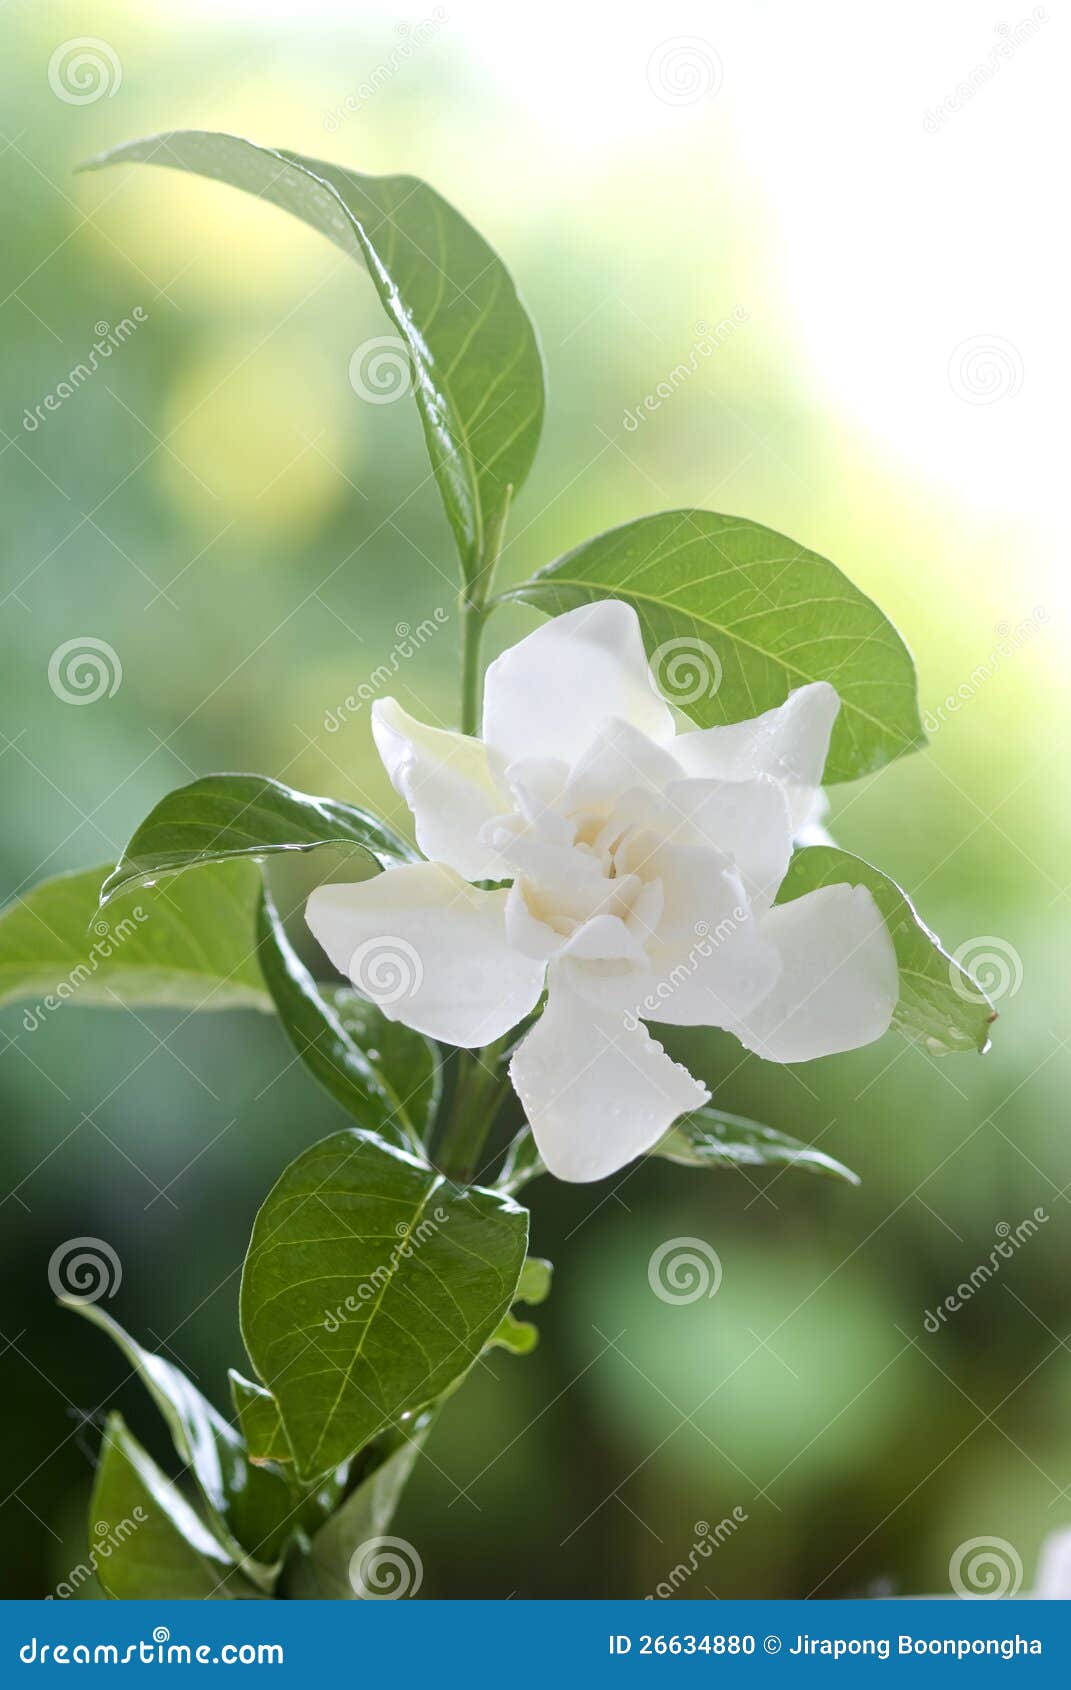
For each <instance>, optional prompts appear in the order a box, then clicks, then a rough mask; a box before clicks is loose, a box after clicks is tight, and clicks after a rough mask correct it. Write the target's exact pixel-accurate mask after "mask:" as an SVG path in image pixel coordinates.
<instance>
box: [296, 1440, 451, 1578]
mask: <svg viewBox="0 0 1071 1690" xmlns="http://www.w3.org/2000/svg"><path fill="white" fill-rule="evenodd" d="M433 1418H434V1413H433V1412H432V1413H428V1414H424V1415H421V1416H419V1417H418V1418H416V1419H415V1420H414V1423H413V1425H412V1427H411V1428H410V1429H407V1430H406V1431H405V1432H391V1433H386V1434H384V1435H383V1437H381V1438H378V1439H376V1441H375V1443H374V1444H372V1445H371V1446H370V1447H369V1449H368V1450H362V1451H361V1454H360V1456H359V1457H358V1459H357V1462H356V1463H355V1466H356V1467H357V1468H358V1473H357V1477H356V1481H355V1484H354V1488H353V1489H352V1490H351V1492H350V1494H349V1495H348V1496H347V1498H346V1500H345V1501H344V1502H343V1503H342V1506H341V1507H340V1508H339V1509H337V1511H336V1512H335V1513H334V1514H332V1516H331V1518H330V1519H329V1520H326V1521H325V1522H324V1524H323V1525H322V1526H321V1527H320V1529H319V1531H318V1532H317V1533H316V1534H315V1535H314V1536H313V1538H312V1539H311V1541H310V1542H309V1543H308V1545H307V1547H306V1548H305V1549H304V1550H303V1552H302V1553H300V1554H298V1555H295V1556H294V1557H293V1559H292V1561H291V1563H290V1564H289V1565H288V1567H287V1568H286V1570H285V1572H284V1574H283V1584H284V1589H285V1594H286V1595H287V1596H289V1597H295V1598H306V1599H308V1598H328V1599H332V1600H336V1601H340V1600H341V1601H351V1600H353V1599H354V1598H355V1597H358V1596H359V1595H360V1594H361V1591H360V1579H361V1577H362V1576H364V1577H365V1578H368V1577H369V1575H370V1573H371V1574H374V1569H373V1568H370V1567H368V1566H367V1565H366V1566H365V1568H364V1571H363V1574H362V1569H361V1564H360V1563H358V1564H357V1567H356V1568H355V1569H354V1571H355V1572H356V1574H357V1578H356V1580H355V1579H354V1577H353V1576H352V1575H351V1566H352V1563H353V1557H354V1556H355V1555H356V1554H357V1553H358V1551H359V1550H360V1549H361V1548H362V1547H364V1546H365V1545H374V1544H375V1540H376V1539H377V1538H381V1537H382V1536H383V1535H384V1533H385V1532H387V1531H388V1529H389V1527H390V1523H391V1521H392V1520H393V1518H394V1512H395V1509H396V1508H397V1506H398V1503H399V1502H400V1500H401V1495H402V1491H403V1490H404V1489H405V1486H406V1483H407V1481H408V1479H409V1475H410V1473H411V1472H412V1470H413V1467H414V1464H415V1462H416V1459H417V1456H418V1455H419V1454H420V1451H421V1449H422V1447H423V1445H424V1441H425V1439H426V1437H427V1435H428V1432H429V1430H430V1428H431V1423H432V1420H433ZM373 1552H374V1551H373ZM418 1567H419V1560H413V1561H412V1562H411V1571H410V1572H409V1573H408V1574H407V1571H406V1568H405V1567H403V1566H401V1565H399V1566H398V1567H397V1575H398V1578H399V1580H401V1581H405V1580H406V1579H407V1578H408V1580H409V1583H410V1588H411V1587H412V1584H413V1583H415V1582H416V1578H417V1569H418ZM421 1570H422V1569H421ZM384 1577H387V1569H386V1568H385V1569H384ZM389 1593H393V1594H406V1593H407V1592H405V1591H399V1590H397V1589H395V1587H394V1585H393V1584H392V1585H391V1586H390V1592H389Z"/></svg>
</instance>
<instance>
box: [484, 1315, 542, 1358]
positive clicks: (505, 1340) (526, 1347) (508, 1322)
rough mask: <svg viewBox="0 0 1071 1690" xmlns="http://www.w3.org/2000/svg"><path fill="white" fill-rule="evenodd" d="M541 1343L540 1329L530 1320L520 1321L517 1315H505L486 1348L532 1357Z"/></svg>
mask: <svg viewBox="0 0 1071 1690" xmlns="http://www.w3.org/2000/svg"><path fill="white" fill-rule="evenodd" d="M538 1343H539V1328H538V1327H537V1326H533V1325H532V1322H531V1321H530V1320H518V1319H517V1317H516V1315H513V1314H507V1315H503V1317H502V1319H501V1320H500V1321H499V1323H498V1325H497V1326H496V1327H495V1330H494V1331H493V1332H492V1334H491V1336H490V1338H489V1339H488V1340H487V1345H486V1348H487V1349H489V1350H509V1352H510V1354H511V1355H515V1356H526V1355H530V1354H531V1352H532V1351H533V1350H534V1349H535V1347H536V1345H537V1344H538Z"/></svg>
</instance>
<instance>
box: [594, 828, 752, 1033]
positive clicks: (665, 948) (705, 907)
mask: <svg viewBox="0 0 1071 1690" xmlns="http://www.w3.org/2000/svg"><path fill="white" fill-rule="evenodd" d="M622 867H624V868H629V867H636V868H637V869H641V870H642V873H643V875H644V877H645V878H646V879H647V881H648V884H652V883H656V882H657V884H658V885H659V886H660V888H661V892H662V900H661V908H660V909H659V911H658V919H657V924H656V926H655V928H654V931H653V932H649V933H648V934H646V935H645V938H646V950H647V965H646V968H645V969H642V970H634V971H632V972H630V973H626V972H625V971H624V970H622V969H618V970H616V971H611V970H610V969H609V968H607V967H603V968H599V967H598V965H596V964H589V965H588V966H587V967H584V968H581V967H580V966H579V965H578V966H577V968H576V988H577V990H578V991H580V992H582V993H583V994H584V996H585V997H590V998H591V999H592V1001H594V1002H596V1003H600V1004H604V1005H613V1006H614V1007H615V1008H617V1009H618V1010H620V1012H621V1013H622V1014H626V1015H628V1016H630V1017H631V1018H633V1019H635V1020H641V1021H665V1022H667V1023H669V1024H670V1025H672V1026H676V1027H726V1026H729V1025H731V1024H732V1023H735V1022H736V1021H737V1020H738V1019H739V1018H740V1017H741V1016H744V1015H746V1014H747V1013H748V1012H749V1010H751V1009H753V1008H754V1006H755V1005H756V1004H758V1003H760V1002H761V1001H762V999H763V998H764V997H766V995H767V994H768V993H769V992H770V991H771V989H772V987H773V985H774V983H775V981H776V979H777V976H778V973H779V971H780V967H781V963H780V959H779V957H778V953H777V948H776V946H775V945H774V944H773V943H771V941H770V940H769V939H768V938H767V937H766V936H765V934H764V932H763V930H762V925H761V923H760V922H759V921H758V920H757V919H756V917H755V914H754V913H753V911H752V908H751V903H750V900H749V898H748V895H747V891H746V889H745V887H744V884H743V882H742V880H741V878H740V875H739V873H738V872H737V871H736V870H735V869H734V868H733V867H732V865H731V863H730V862H729V859H728V858H727V857H725V856H723V855H722V853H721V852H720V851H715V850H713V849H711V848H710V847H709V846H705V845H703V846H697V845H678V844H675V843H674V842H673V841H671V840H669V841H667V840H660V839H658V838H657V837H656V836H653V835H650V834H647V835H644V834H639V835H637V837H636V838H635V839H633V840H630V841H629V842H628V848H627V853H626V854H624V856H623V862H622Z"/></svg>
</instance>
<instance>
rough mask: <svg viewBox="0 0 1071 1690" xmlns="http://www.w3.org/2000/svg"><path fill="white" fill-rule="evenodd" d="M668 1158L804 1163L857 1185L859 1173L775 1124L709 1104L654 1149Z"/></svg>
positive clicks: (690, 1163) (732, 1163) (692, 1163)
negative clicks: (762, 1124) (734, 1113)
mask: <svg viewBox="0 0 1071 1690" xmlns="http://www.w3.org/2000/svg"><path fill="white" fill-rule="evenodd" d="M651 1154H652V1155H653V1156H664V1157H665V1159H666V1161H667V1162H679V1163H680V1164H681V1165H682V1167H685V1168H764V1167H765V1168H771V1167H789V1168H799V1169H801V1170H802V1171H803V1172H804V1173H809V1174H827V1175H829V1176H831V1177H832V1178H833V1179H840V1180H844V1181H845V1182H846V1183H847V1184H848V1185H858V1184H859V1176H858V1174H853V1173H852V1170H851V1169H850V1168H846V1167H845V1166H844V1164H843V1162H836V1161H834V1159H833V1157H832V1156H827V1155H826V1154H825V1152H824V1151H822V1150H816V1149H815V1148H814V1147H813V1145H810V1144H801V1143H800V1141H799V1139H795V1138H789V1136H788V1134H787V1133H781V1132H778V1131H777V1129H776V1128H775V1127H764V1126H761V1125H760V1124H759V1122H758V1121H748V1120H746V1119H745V1118H744V1116H743V1115H727V1114H726V1113H725V1111H724V1110H723V1109H712V1108H711V1107H710V1105H709V1104H707V1105H705V1106H704V1107H703V1108H702V1109H697V1110H695V1111H694V1113H693V1114H691V1115H682V1116H681V1118H680V1120H679V1121H675V1122H674V1123H673V1125H672V1126H671V1127H670V1129H669V1132H668V1133H667V1134H666V1135H665V1137H664V1138H662V1139H659V1141H658V1143H657V1144H656V1145H655V1147H654V1150H653V1151H652V1152H651Z"/></svg>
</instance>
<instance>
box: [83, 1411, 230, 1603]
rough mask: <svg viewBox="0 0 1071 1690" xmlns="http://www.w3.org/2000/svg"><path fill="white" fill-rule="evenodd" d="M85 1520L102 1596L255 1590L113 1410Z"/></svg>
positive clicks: (210, 1595) (220, 1596) (196, 1595)
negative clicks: (87, 1518) (87, 1519)
mask: <svg viewBox="0 0 1071 1690" xmlns="http://www.w3.org/2000/svg"><path fill="white" fill-rule="evenodd" d="M89 1519H90V1540H89V1552H90V1560H91V1562H92V1563H93V1565H94V1567H95V1569H96V1573H97V1578H98V1579H99V1581H100V1584H101V1588H102V1589H103V1590H104V1592H105V1595H107V1596H110V1597H114V1598H116V1599H119V1600H124V1601H130V1600H139V1599H145V1598H150V1599H153V1600H159V1599H161V1598H167V1599H174V1598H178V1599H181V1600H198V1601H226V1600H232V1599H244V1600H255V1599H256V1598H257V1597H259V1596H260V1594H261V1593H260V1592H259V1591H258V1590H256V1589H255V1588H254V1587H253V1586H252V1585H251V1584H248V1583H247V1582H246V1580H245V1579H243V1578H242V1576H241V1574H240V1573H239V1571H238V1569H237V1568H236V1566H235V1564H234V1562H233V1560H232V1559H231V1557H230V1556H229V1555H228V1554H227V1552H226V1550H225V1549H223V1547H222V1545H220V1544H219V1543H217V1541H216V1539H215V1538H214V1537H213V1535H212V1533H211V1532H210V1531H209V1530H208V1528H207V1527H206V1526H205V1525H204V1523H203V1522H202V1521H201V1519H200V1518H199V1517H198V1515H197V1514H196V1513H195V1512H194V1510H193V1509H192V1508H191V1507H190V1505H189V1503H188V1502H187V1501H186V1499H185V1497H184V1496H183V1495H182V1493H181V1492H180V1491H179V1490H178V1489H177V1488H176V1486H175V1485H173V1484H172V1483H171V1480H170V1479H169V1478H167V1477H166V1475H165V1474H164V1473H162V1472H161V1471H160V1469H159V1467H157V1465H156V1463H155V1461H153V1459H152V1457H151V1456H150V1455H149V1454H147V1452H146V1451H145V1450H144V1449H142V1447H141V1445H140V1444H139V1443H138V1441H137V1439H136V1438H135V1437H134V1436H133V1434H132V1433H131V1432H129V1431H128V1430H127V1428H126V1426H125V1424H124V1422H123V1419H122V1416H121V1415H119V1414H110V1415H109V1416H108V1423H107V1425H106V1427H105V1430H104V1442H103V1444H102V1445H101V1452H100V1460H99V1462H98V1465H97V1475H96V1480H95V1482H94V1485H93V1497H92V1500H91V1502H90V1507H89ZM102 1528H103V1529H102Z"/></svg>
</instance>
